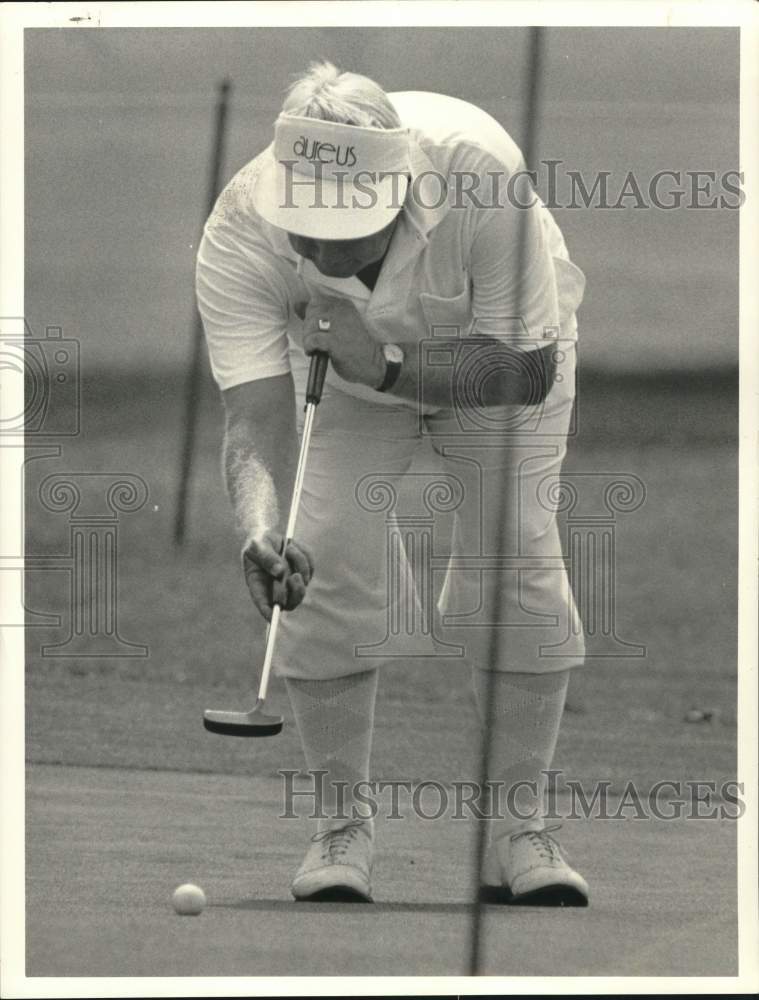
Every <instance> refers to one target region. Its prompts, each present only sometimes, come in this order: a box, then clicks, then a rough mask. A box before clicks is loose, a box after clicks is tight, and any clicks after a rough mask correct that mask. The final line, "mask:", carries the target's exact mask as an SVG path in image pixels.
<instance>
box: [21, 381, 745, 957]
mask: <svg viewBox="0 0 759 1000" xmlns="http://www.w3.org/2000/svg"><path fill="white" fill-rule="evenodd" d="M156 389H159V390H160V391H156ZM179 390H180V387H179V385H178V384H176V383H165V384H163V385H156V383H151V382H150V380H147V379H146V380H145V381H142V382H139V383H129V384H125V385H119V384H118V383H117V382H112V383H110V384H109V383H108V382H107V381H106V380H101V381H100V382H98V383H97V384H96V385H89V386H85V391H84V393H83V402H84V408H83V431H82V434H81V436H80V437H79V438H78V439H76V440H73V441H71V442H68V443H66V444H65V447H64V450H63V454H62V456H61V457H60V458H59V459H37V460H35V459H31V460H30V461H29V463H28V492H27V500H28V505H27V541H28V549H29V552H30V553H31V554H38V555H41V554H46V555H49V554H50V553H66V552H67V551H68V550H69V544H70V541H69V524H68V521H67V516H66V515H62V514H55V515H53V514H50V513H49V512H46V511H44V510H43V508H42V507H41V505H40V503H39V500H38V494H37V487H38V484H39V483H40V482H41V481H42V479H43V478H44V477H45V476H47V475H48V474H50V473H51V472H55V471H69V472H73V471H76V472H106V471H109V472H118V473H127V472H128V473H132V474H135V475H138V476H140V477H142V478H143V479H144V480H145V482H146V484H147V485H148V488H149V492H150V496H149V499H148V502H147V503H146V504H145V505H144V507H143V508H142V509H141V510H139V511H137V512H136V513H133V514H128V515H126V514H125V515H123V516H122V517H121V520H120V525H119V531H120V535H119V545H120V549H119V562H118V594H119V629H120V633H121V635H122V637H123V638H124V639H125V640H128V641H130V642H134V643H142V644H144V645H145V646H147V647H148V651H149V655H148V656H147V657H145V658H115V659H84V658H82V659H55V658H51V657H49V656H43V655H42V653H41V646H42V645H43V644H44V643H55V642H60V641H63V640H64V639H65V638H66V634H67V629H66V627H65V625H66V623H67V621H68V619H67V615H68V601H69V594H68V577H67V575H66V574H65V573H62V572H60V571H53V570H48V571H42V570H37V571H32V572H30V573H29V574H28V584H27V603H28V606H29V607H31V608H33V609H35V610H37V611H45V612H48V613H58V614H60V615H61V616H62V618H63V626H62V627H61V628H59V629H57V628H40V629H29V631H28V633H27V635H28V644H27V645H28V662H27V688H26V725H27V747H26V749H27V757H28V759H29V761H30V767H29V773H28V779H27V816H26V819H27V869H26V875H27V910H26V918H27V924H26V929H27V973H28V974H29V975H40V976H71V975H82V976H114V975H132V976H144V975H156V976H168V975H185V976H209V975H220V976H224V975H242V976H259V975H274V976H279V975H311V976H318V975H341V976H344V975H349V974H354V975H378V974H390V975H398V974H406V975H460V974H463V973H465V972H466V968H467V965H466V941H467V934H468V928H469V921H470V910H469V905H468V900H469V898H470V893H471V890H470V882H469V879H470V877H471V870H470V869H471V856H472V855H471V849H472V844H471V835H472V832H473V829H472V826H471V824H467V823H464V824H461V823H458V824H457V823H452V822H446V821H439V822H435V823H425V822H423V821H422V820H420V819H418V818H414V817H413V816H410V815H408V814H404V815H405V821H404V822H401V823H392V822H390V821H388V820H384V821H381V822H380V824H379V828H378V835H379V848H378V856H377V868H376V880H375V882H376V884H375V895H376V898H377V901H378V902H377V904H376V906H374V907H367V906H358V907H355V906H354V907H349V908H348V909H347V910H346V908H345V906H339V905H338V906H334V905H333V906H330V907H327V906H326V905H319V906H317V907H316V908H314V907H309V906H305V907H304V905H303V904H295V903H293V902H292V901H291V900H290V899H289V883H290V879H291V877H292V874H293V872H294V870H295V868H296V867H297V865H298V863H299V861H300V859H301V855H302V850H303V844H304V840H305V837H306V831H305V829H304V825H303V824H302V823H298V822H290V823H288V822H284V821H278V820H277V819H276V816H277V815H278V813H279V812H280V811H281V808H280V804H281V802H282V796H283V788H282V782H281V780H280V779H279V777H278V775H277V771H278V770H280V769H298V768H300V767H301V766H302V765H303V758H302V752H301V750H300V746H299V744H298V739H297V734H296V731H295V727H294V724H293V723H292V718H291V715H290V712H289V707H288V705H287V704H286V699H285V695H284V691H283V687H282V685H281V683H278V682H276V681H275V683H274V684H273V689H272V697H271V707H272V709H273V710H274V711H280V712H282V713H283V714H284V715H285V718H286V725H285V728H284V731H283V733H282V735H281V736H279V737H277V738H276V739H271V740H255V741H246V740H231V739H223V738H219V737H214V736H210V735H208V734H207V733H206V732H205V731H204V730H203V728H202V726H201V715H202V711H203V709H204V708H206V707H234V706H236V705H238V704H240V703H241V702H242V703H247V702H249V701H251V700H252V693H253V687H254V677H253V674H254V672H255V671H254V668H253V665H254V664H256V665H257V664H258V663H260V660H261V650H262V639H263V629H262V627H261V625H260V623H259V622H258V621H257V620H256V617H255V615H254V613H253V610H252V608H251V606H250V604H249V601H248V598H247V595H246V593H245V592H244V590H243V587H242V584H241V581H240V579H239V575H238V568H237V553H236V544H235V540H234V536H233V532H232V525H231V517H230V514H229V511H228V506H227V501H226V498H225V496H224V494H223V489H222V484H221V477H220V470H219V462H218V446H219V439H220V433H221V425H220V416H221V414H220V409H219V405H218V401H217V400H216V398H215V396H214V395H213V394H207V395H206V396H204V398H203V399H202V400H201V402H200V407H201V412H200V414H199V418H200V420H199V424H200V438H199V441H198V451H197V467H196V468H197V472H196V478H195V481H194V484H193V491H192V498H193V499H192V506H191V512H190V514H191V516H190V522H189V524H190V532H189V538H188V543H187V545H186V546H185V548H184V549H183V550H181V551H179V552H177V551H175V550H174V549H173V548H172V546H171V543H170V539H171V528H172V516H171V515H172V504H173V501H174V496H175V488H176V465H177V463H176V459H177V447H178V440H179V435H180V430H181V425H180V421H181V412H182V411H181V399H180V391H179ZM735 405H736V401H735V397H734V395H733V394H731V392H730V384H729V381H728V382H723V383H722V384H721V385H720V384H718V383H714V384H709V383H708V382H705V381H700V382H699V381H695V382H690V383H687V384H680V385H678V384H671V383H670V382H668V381H667V380H666V379H662V380H659V381H658V382H656V381H654V382H641V383H636V382H626V381H622V382H618V383H613V382H609V381H608V380H604V379H600V380H599V379H596V378H594V377H593V376H592V375H591V376H585V378H584V380H583V383H582V386H581V394H580V420H579V434H578V436H577V438H576V439H574V440H573V441H572V445H571V449H570V454H569V456H568V459H567V462H566V465H565V468H566V469H567V470H568V471H584V472H589V471H595V472H628V473H634V474H635V475H637V476H638V477H639V478H640V479H641V480H642V481H643V482H644V483H645V486H646V490H647V497H646V501H645V504H644V505H643V506H642V507H641V508H640V509H639V510H638V511H636V512H634V513H632V514H630V515H620V516H619V518H618V525H617V542H618V609H619V610H618V621H617V628H618V634H619V636H620V637H621V638H623V639H626V640H628V641H630V642H637V643H642V644H645V646H646V648H647V655H646V657H645V658H641V659H621V660H603V659H599V660H593V659H591V660H589V662H588V664H587V665H586V667H585V668H584V669H582V670H578V671H575V675H574V677H573V680H572V683H571V686H570V693H569V702H568V706H567V711H566V714H565V718H564V723H563V726H562V731H561V737H560V741H559V746H558V749H557V753H556V756H555V760H554V765H555V766H556V767H557V768H561V769H562V770H563V771H564V774H565V776H566V777H567V778H572V779H575V780H579V781H580V782H581V783H582V785H583V786H584V787H585V788H586V789H589V788H590V786H592V785H593V783H594V782H596V781H607V782H610V783H611V787H612V790H613V791H614V792H616V793H619V792H621V791H622V789H623V787H624V786H625V785H626V783H627V782H629V781H631V780H632V781H635V782H636V784H637V788H638V792H639V794H640V795H641V797H642V798H644V799H645V796H646V795H647V792H648V791H649V790H650V788H651V785H652V784H653V783H654V782H655V781H658V780H662V779H670V780H674V781H680V782H685V781H687V780H702V781H714V782H716V783H717V784H718V785H719V784H721V783H722V782H723V781H725V780H730V779H731V778H734V776H735V764H736V761H735V740H736V732H735V710H736V662H735V656H736V650H735V629H736V620H735V612H736V565H737V538H736V520H735V515H736V485H737V480H736V453H735V436H734V429H735V427H734V415H735ZM591 648H592V644H591ZM691 707H700V708H704V709H710V710H711V711H712V712H713V713H714V714H713V718H712V721H711V722H704V723H698V724H688V723H686V722H685V721H684V719H683V716H684V714H685V712H686V711H687V710H688V709H689V708H691ZM476 749H477V728H476V722H475V713H474V708H473V705H472V701H471V694H470V690H469V678H468V675H467V672H466V671H465V670H464V669H462V667H461V666H460V665H459V664H457V663H455V662H453V663H451V662H450V661H438V662H435V661H434V660H420V661H405V662H404V661H393V662H391V663H390V664H388V666H387V667H386V668H384V669H383V672H382V680H381V685H380V696H379V701H378V706H377V725H376V736H375V749H374V754H373V765H372V772H373V777H375V778H378V779H379V778H382V779H402V780H406V781H409V780H410V781H421V780H437V781H440V782H442V783H446V784H447V783H450V782H452V781H456V780H461V779H470V778H471V777H472V775H473V773H475V771H474V768H475V763H476V758H475V753H476ZM562 784H563V782H560V787H561V785H562ZM562 801H563V800H562V799H561V795H560V797H559V800H558V808H559V811H561V808H562V806H561V803H562ZM432 807H433V808H434V803H433V806H432ZM633 811H634V810H633ZM626 815H627V816H630V815H631V813H630V812H629V811H628V812H627V813H626ZM561 840H562V844H563V845H564V847H565V848H566V849H568V851H569V854H570V857H571V859H572V861H573V863H575V864H576V865H577V867H578V868H579V870H581V871H583V872H584V873H585V874H587V876H588V877H589V880H590V882H591V891H592V902H591V907H590V908H589V909H588V910H583V911H546V910H538V909H534V908H524V909H521V908H520V909H518V910H517V908H509V909H507V910H504V909H503V908H498V907H487V908H486V915H485V924H484V927H485V938H484V964H483V971H484V972H485V973H486V974H490V975H563V976H572V975H583V974H584V975H629V976H637V975H705V976H717V975H726V976H729V975H734V974H735V972H736V942H737V930H736V922H735V920H736V910H735V889H736V877H735V824H734V823H733V822H730V821H729V820H728V821H724V820H723V821H698V820H695V821H685V820H680V821H675V822H660V821H651V822H634V821H632V820H630V819H628V820H627V821H624V822H606V823H604V822H600V821H593V822H592V823H589V822H587V821H577V820H572V821H570V820H565V821H564V827H563V829H562V832H561ZM694 872H696V873H697V877H694ZM185 881H196V882H198V883H200V884H201V885H202V886H203V887H204V889H205V891H206V893H207V895H208V898H209V904H210V905H209V907H208V909H207V910H206V912H205V913H204V914H203V915H202V916H201V917H200V918H198V919H197V920H194V919H193V920H189V919H183V918H179V917H176V916H175V915H174V914H173V913H172V912H171V910H170V906H169V899H170V894H171V891H172V889H173V887H174V886H175V885H177V884H179V883H180V882H185ZM368 941H370V942H371V947H369V948H367V942H368Z"/></svg>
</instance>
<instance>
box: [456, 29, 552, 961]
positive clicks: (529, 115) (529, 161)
mask: <svg viewBox="0 0 759 1000" xmlns="http://www.w3.org/2000/svg"><path fill="white" fill-rule="evenodd" d="M544 35H545V29H544V28H539V27H535V28H530V37H529V46H528V62H527V100H526V102H525V106H524V119H523V122H522V142H523V143H524V145H523V147H522V152H523V155H524V160H525V165H526V168H527V169H528V170H530V169H531V167H532V165H533V164H534V162H535V156H536V150H537V132H538V113H539V107H540V84H541V82H542V75H543V67H542V62H543V46H544V40H545V39H544ZM526 223H527V218H526V216H525V214H524V212H523V213H522V214H521V215H520V217H519V227H518V237H517V239H518V244H517V273H518V275H519V280H518V286H517V287H518V292H517V305H518V308H517V315H519V316H521V315H522V311H523V310H522V299H523V295H524V259H525V237H526V232H527V225H526ZM502 495H503V493H502ZM496 545H497V554H499V555H500V554H501V550H502V549H503V546H504V519H503V518H500V519H499V522H498V531H497V535H496ZM500 647H501V630H500V628H499V627H498V626H497V625H495V624H494V625H492V626H491V628H490V636H489V651H488V665H489V667H490V669H489V671H488V676H487V685H486V695H485V697H486V702H487V705H486V710H485V719H484V721H483V727H482V737H481V741H480V759H479V764H480V767H479V787H480V790H481V794H482V795H484V789H485V787H486V784H487V780H488V775H489V774H490V742H491V732H492V729H493V689H494V678H495V665H496V663H498V657H499V654H500ZM485 801H486V800H485V799H484V798H483V804H484V803H485ZM486 846H487V826H486V820H484V819H481V820H479V821H478V823H477V831H476V847H475V852H474V871H473V883H474V898H473V901H472V915H471V923H470V936H469V961H468V968H469V975H470V976H477V975H479V974H480V970H481V968H482V958H483V942H482V918H483V912H482V902H481V899H480V879H481V872H482V865H483V861H484V860H485V849H486Z"/></svg>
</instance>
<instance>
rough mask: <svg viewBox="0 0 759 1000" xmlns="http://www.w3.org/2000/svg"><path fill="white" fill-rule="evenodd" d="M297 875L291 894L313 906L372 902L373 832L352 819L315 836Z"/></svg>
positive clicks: (359, 820) (369, 823) (370, 826)
mask: <svg viewBox="0 0 759 1000" xmlns="http://www.w3.org/2000/svg"><path fill="white" fill-rule="evenodd" d="M311 840H312V844H311V846H310V847H309V849H308V851H307V853H306V857H305V859H304V861H303V864H302V865H301V866H300V868H299V869H298V871H297V872H296V875H295V878H294V879H293V884H292V894H293V896H295V898H296V899H298V900H304V899H309V900H312V901H314V902H318V901H323V902H326V901H334V902H365V903H371V902H372V883H371V877H372V860H373V855H374V830H373V824H372V823H371V822H370V821H367V820H362V819H354V820H351V821H350V822H348V823H346V824H345V826H341V827H338V828H337V829H335V830H323V831H321V832H320V833H316V834H314V836H313V837H312V838H311Z"/></svg>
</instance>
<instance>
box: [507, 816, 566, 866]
mask: <svg viewBox="0 0 759 1000" xmlns="http://www.w3.org/2000/svg"><path fill="white" fill-rule="evenodd" d="M560 829H561V823H557V824H556V825H555V826H547V827H546V828H545V830H523V831H521V832H520V833H513V834H512V835H511V837H510V838H509V839H510V840H511V842H512V843H514V841H516V840H519V839H520V838H521V837H526V838H527V839H528V841H529V843H530V844H531V845H532V847H534V849H535V851H536V852H537V854H538V855H539V856H540V857H541V858H544V859H545V860H546V861H561V860H562V856H561V851H560V850H559V845H558V844H557V843H556V841H555V840H554V839H553V837H552V836H551V834H552V833H554V832H555V831H556V830H560Z"/></svg>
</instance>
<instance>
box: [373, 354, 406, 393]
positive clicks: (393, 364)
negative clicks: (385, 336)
mask: <svg viewBox="0 0 759 1000" xmlns="http://www.w3.org/2000/svg"><path fill="white" fill-rule="evenodd" d="M382 354H383V356H384V358H385V377H384V378H383V380H382V384H381V385H378V386H377V392H387V391H388V390H389V389H392V387H393V386H394V385H395V383H396V382H397V381H398V376H399V375H400V373H401V366H402V365H403V351H402V350H401V349H400V348H399V347H396V346H395V344H385V345H384V346H383V348H382Z"/></svg>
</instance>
